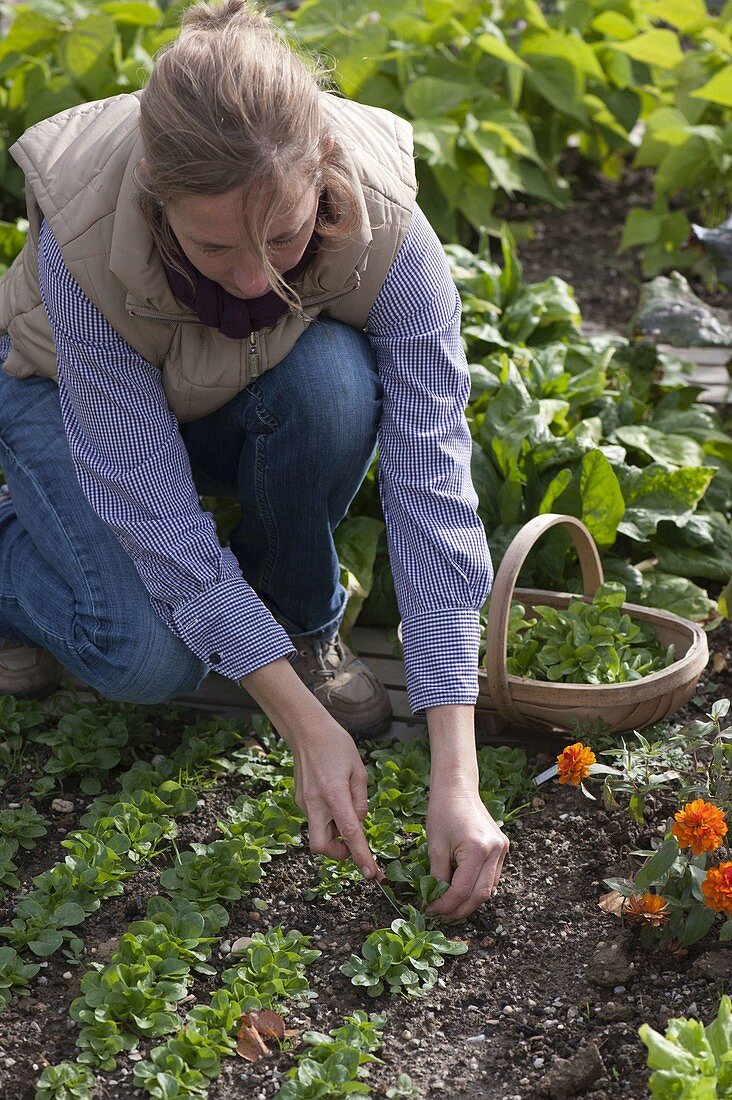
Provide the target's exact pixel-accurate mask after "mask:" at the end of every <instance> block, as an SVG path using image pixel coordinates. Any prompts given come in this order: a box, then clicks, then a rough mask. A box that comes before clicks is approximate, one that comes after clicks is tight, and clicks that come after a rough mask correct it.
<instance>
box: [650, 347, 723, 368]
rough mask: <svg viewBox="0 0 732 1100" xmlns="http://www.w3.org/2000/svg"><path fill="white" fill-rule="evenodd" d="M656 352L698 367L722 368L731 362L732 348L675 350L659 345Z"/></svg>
mask: <svg viewBox="0 0 732 1100" xmlns="http://www.w3.org/2000/svg"><path fill="white" fill-rule="evenodd" d="M658 350H659V351H662V352H664V353H665V354H667V355H673V356H674V357H675V358H676V359H685V360H687V361H688V362H690V363H696V364H698V365H699V366H717V367H724V366H726V364H727V363H729V362H730V360H732V348H728V347H718V346H716V345H715V346H713V347H704V348H675V347H674V346H673V345H672V344H659V345H658Z"/></svg>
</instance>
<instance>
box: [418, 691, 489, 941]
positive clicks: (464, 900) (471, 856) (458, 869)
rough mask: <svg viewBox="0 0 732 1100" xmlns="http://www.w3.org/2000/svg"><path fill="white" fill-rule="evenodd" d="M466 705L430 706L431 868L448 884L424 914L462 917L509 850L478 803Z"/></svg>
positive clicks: (484, 895) (479, 900) (470, 711)
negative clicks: (448, 887) (445, 889)
mask: <svg viewBox="0 0 732 1100" xmlns="http://www.w3.org/2000/svg"><path fill="white" fill-rule="evenodd" d="M474 720H475V711H474V708H473V707H471V706H466V705H463V704H456V705H454V706H440V707H430V708H428V710H427V727H428V729H429V734H430V753H431V757H432V766H431V769H430V799H429V805H428V809H427V846H428V851H429V854H430V870H431V872H432V874H433V875H434V876H435V877H436V878H441V879H444V880H445V881H446V882H449V883H450V889H449V890H447V891H446V892H445V893H444V894H443V895H442V897H441V898H439V899H438V900H437V901H435V902H433V903H432V905H430V906H428V908H427V910H426V912H427V913H428V914H429V916H431V917H432V916H435V917H437V916H440V917H446V918H447V919H448V920H462V919H463V918H464V917H467V916H469V915H470V914H471V913H472V912H473V911H474V910H475V909H477V908H478V906H479V905H482V904H483V902H485V901H487V900H488V898H489V897H490V896H491V894H492V893H493V891H494V890H495V888H496V886H497V885H498V879H499V878H500V875H501V869H502V867H503V861H504V860H505V858H506V855H507V853H508V838H507V837H506V836H505V835H504V834H503V833H502V832H501V830H500V829H499V828H498V826H497V825H496V823H495V821H494V820H493V818H492V817H491V815H490V814H489V813H488V811H487V810H486V808H485V806H484V805H483V802H482V801H481V797H480V793H479V790H478V760H477V756H476V751H475V730H474V725H475V721H474Z"/></svg>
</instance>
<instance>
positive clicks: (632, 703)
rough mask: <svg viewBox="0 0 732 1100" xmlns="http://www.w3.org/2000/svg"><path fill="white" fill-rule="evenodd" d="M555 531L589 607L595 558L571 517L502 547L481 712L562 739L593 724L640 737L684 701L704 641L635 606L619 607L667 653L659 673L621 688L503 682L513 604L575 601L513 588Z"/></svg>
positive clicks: (692, 627) (686, 627)
mask: <svg viewBox="0 0 732 1100" xmlns="http://www.w3.org/2000/svg"><path fill="white" fill-rule="evenodd" d="M559 524H561V525H563V526H564V527H566V528H567V530H568V532H569V534H570V535H571V536H572V541H573V542H574V545H575V548H576V550H577V554H578V557H579V561H580V568H581V570H582V584H583V587H584V596H583V597H580V598H582V599H584V600H585V601H587V602H589V601H591V600H592V597H593V596H594V594H595V592H596V591H597V589H598V587H599V586H600V585H601V584H602V583H603V571H602V565H601V564H600V556H599V554H598V552H597V547H596V546H595V542H594V540H593V538H592V535H591V534H590V532H589V531H588V529H587V528H586V527H585V525H584V524H583V523H581V522H580V520H578V519H575V518H574V517H573V516H562V515H556V514H552V513H549V514H547V515H543V516H537V517H536V518H535V519H532V520H530V521H529V522H528V523H527V524H525V525H524V527H522V528H521V530H520V531H519V532H518V534H517V535H516V537H515V538H514V540H513V542H512V543H511V545H510V546H509V548H508V550H507V551H506V554H505V556H504V558H503V561H502V562H501V566H500V569H499V570H498V573H497V574H496V578H495V581H494V584H493V591H492V593H491V602H490V609H489V612H488V625H487V634H486V673H485V674H484V673H482V672H481V675H480V676H479V683H480V697H479V701H478V707H479V708H480V709H481V710H488V711H493V712H496V713H497V714H499V715H500V716H501V717H502V718H503V719H505V720H506V722H508V723H509V724H510V725H512V726H524V727H527V726H529V727H531V726H534V727H535V726H537V725H538V726H542V727H544V728H548V729H553V730H562V731H569V730H572V729H574V728H576V727H577V725H578V723H579V724H581V725H585V723H592V722H600V723H604V724H605V725H606V726H609V727H610V729H611V730H613V731H615V732H618V733H620V732H623V731H626V730H633V729H642V728H643V727H644V726H650V725H652V724H653V723H654V722H660V721H661V720H662V719H664V718H668V717H669V716H670V715H672V714H674V713H675V712H676V711H677V710H679V708H680V707H682V706H683V705H684V703H686V702H687V701H688V699H689V698H690V697H691V695H692V693H693V691H694V687H695V685H696V683H697V681H698V679H699V677H700V676H701V674H702V671H703V670H704V668H705V666H706V664H707V661H708V659H709V649H708V646H707V638H706V634H705V633H704V631H703V630H702V628H701V627H700V626H698V625H697V624H696V623H693V622H690V621H689V620H688V619H682V618H680V617H679V616H678V615H672V614H671V613H670V612H668V611H660V610H656V609H653V608H648V607H639V606H638V605H636V604H631V603H626V604H623V608H622V609H623V611H625V612H627V614H629V615H630V616H631V618H633V619H639V620H642V621H643V622H647V623H650V624H651V626H652V627H653V629H654V631H655V633H656V637H657V638H658V641H659V642H660V643H661V645H662V646H664V647H665V646H668V645H670V644H671V643H673V645H674V655H675V658H676V659H675V660H674V662H673V663H672V664H670V665H669V666H668V667H667V668H665V669H662V670H661V671H660V672H653V673H651V674H650V676H645V677H644V678H643V679H641V680H633V681H631V682H630V683H626V684H561V683H560V684H554V683H545V682H541V681H538V680H527V679H524V678H523V677H519V676H510V675H509V674H508V673H507V672H506V645H507V641H508V617H509V611H510V607H511V601H512V600H513V599H516V600H518V601H519V602H520V603H522V604H524V605H525V606H526V610H527V613H528V612H530V611H531V609H532V607H533V606H534V605H535V604H547V605H549V606H550V607H561V608H564V607H567V606H568V604H569V602H570V600H573V599H577V598H578V597H577V596H573V595H571V594H569V593H566V592H545V591H541V590H540V589H533V588H515V587H514V586H515V584H516V580H517V578H518V575H519V573H520V571H521V568H522V566H523V564H524V562H525V560H526V557H527V555H528V553H529V551H530V550H531V548H532V547H533V546H534V544H535V543H536V542H537V540H538V539H539V538H540V537H541V536H542V535H543V534H544V533H545V532H546V531H548V530H549V529H550V528H551V527H556V526H557V525H559Z"/></svg>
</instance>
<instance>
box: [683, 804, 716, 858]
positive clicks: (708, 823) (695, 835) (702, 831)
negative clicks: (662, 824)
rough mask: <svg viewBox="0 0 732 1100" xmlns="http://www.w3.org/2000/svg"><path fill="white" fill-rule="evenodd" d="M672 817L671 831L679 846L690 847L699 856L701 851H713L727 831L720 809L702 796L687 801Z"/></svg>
mask: <svg viewBox="0 0 732 1100" xmlns="http://www.w3.org/2000/svg"><path fill="white" fill-rule="evenodd" d="M674 817H675V818H676V824H675V825H673V826H672V827H671V832H672V833H673V835H674V836H675V837H676V839H677V840H678V842H679V848H691V850H692V852H693V853H694V855H695V856H700V855H701V854H702V852H714V851H715V850H716V849H717V848H718V847H719V846H720V844H721V843H722V840H723V838H724V835H725V833H726V832H727V823H726V821H725V820H724V814H723V813H722V811H721V810H720V809H719V807H718V806H714V805H713V804H712V803H711V802H705V801H704V799H703V798H695V799H694V801H693V802H687V803H686V805H685V806H684V808H683V810H679V811H678V813H675V814H674Z"/></svg>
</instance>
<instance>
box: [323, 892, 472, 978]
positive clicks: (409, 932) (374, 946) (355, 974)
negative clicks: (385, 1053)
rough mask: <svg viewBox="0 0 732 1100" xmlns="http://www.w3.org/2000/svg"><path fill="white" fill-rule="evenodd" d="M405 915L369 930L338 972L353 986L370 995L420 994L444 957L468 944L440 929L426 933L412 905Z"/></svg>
mask: <svg viewBox="0 0 732 1100" xmlns="http://www.w3.org/2000/svg"><path fill="white" fill-rule="evenodd" d="M408 918H409V919H407V920H404V919H399V918H398V919H397V920H394V921H392V923H391V926H390V928H379V929H377V930H376V931H375V932H372V933H371V935H370V936H368V938H367V939H366V942H365V943H364V945H363V947H362V948H361V957H360V958H359V956H358V955H351V957H350V959H349V960H348V962H345V963H344V964H343V966H341V968H340V970H341V974H345V975H346V976H347V977H349V978H350V979H351V982H352V984H353V985H356V986H363V987H364V988H365V989H366V992H367V993H368V994H369V996H371V997H378V996H379V995H380V994H381V993H383V992H384V990H385V989H387V988H388V989H389V992H390V993H402V994H404V995H405V996H407V997H419V996H421V995H422V994H423V993H424V992H426V991H427V990H428V989H431V988H432V986H433V985H434V984H435V982H436V981H437V967H440V966H442V965H443V963H444V958H443V956H445V955H462V954H464V952H466V951H467V949H468V948H467V944H465V943H462V942H461V941H460V940H448V939H446V938H445V936H444V935H443V934H442V932H427V931H426V929H425V920H424V917H423V916H422V914H421V913H420V912H418V911H417V910H416V909H415V908H414V906H412V905H410V906H409V907H408Z"/></svg>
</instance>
